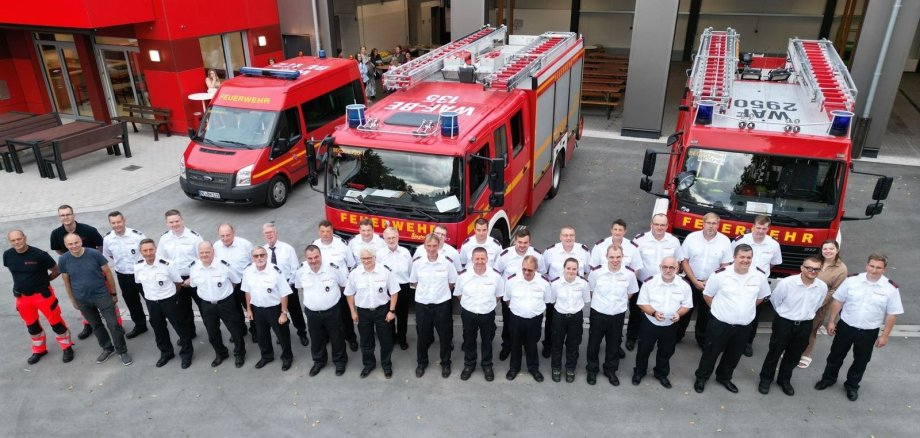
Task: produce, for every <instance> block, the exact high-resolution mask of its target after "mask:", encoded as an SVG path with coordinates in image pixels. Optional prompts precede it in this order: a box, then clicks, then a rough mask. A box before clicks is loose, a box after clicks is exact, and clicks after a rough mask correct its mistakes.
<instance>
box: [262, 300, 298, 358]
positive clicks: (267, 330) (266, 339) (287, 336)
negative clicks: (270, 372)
mask: <svg viewBox="0 0 920 438" xmlns="http://www.w3.org/2000/svg"><path fill="white" fill-rule="evenodd" d="M291 295H294V294H291ZM291 295H288V297H290V296H291ZM289 303H290V301H289ZM295 313H299V312H295ZM280 317H281V304H278V305H275V306H271V307H259V306H255V305H254V306H252V319H253V320H255V322H256V335H257V336H258V337H259V351H260V352H261V353H262V359H265V360H273V359H274V358H275V349H274V348H272V334H271V332H275V336H277V337H278V340H279V341H281V342H280V343H281V360H282V361H290V360H293V359H294V353H292V352H291V326H290V324H288V323H287V322H285V323H284V324H279V323H278V318H280Z"/></svg>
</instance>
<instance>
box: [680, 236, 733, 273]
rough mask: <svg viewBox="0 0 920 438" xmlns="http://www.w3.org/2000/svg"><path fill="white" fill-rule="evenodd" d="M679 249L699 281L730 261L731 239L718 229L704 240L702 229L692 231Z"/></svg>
mask: <svg viewBox="0 0 920 438" xmlns="http://www.w3.org/2000/svg"><path fill="white" fill-rule="evenodd" d="M680 250H681V252H682V253H683V256H684V258H683V259H684V260H688V263H690V269H693V276H694V277H696V279H697V280H699V281H705V280H706V279H708V278H709V276H710V275H712V273H713V272H715V271H716V269H719V267H720V265H721V264H723V263H725V264H728V263H731V262H732V241H731V240H729V239H728V236H726V235H724V234H722V233H720V232H718V231H717V232H716V235H715V237H713V238H712V239H710V240H706V237H704V236H703V231H702V230H700V231H694V232H692V233H690V234H688V235H687V237H686V238H684V243H683V244H682V245H681V246H680Z"/></svg>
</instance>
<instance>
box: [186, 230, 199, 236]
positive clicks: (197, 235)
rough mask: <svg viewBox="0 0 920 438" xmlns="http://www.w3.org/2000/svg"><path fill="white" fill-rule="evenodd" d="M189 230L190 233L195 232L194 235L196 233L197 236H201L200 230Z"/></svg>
mask: <svg viewBox="0 0 920 438" xmlns="http://www.w3.org/2000/svg"><path fill="white" fill-rule="evenodd" d="M188 232H189V233H192V234H194V235H196V236H198V237H201V234H198V232H197V231H195V230H188Z"/></svg>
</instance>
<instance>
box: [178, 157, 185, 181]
mask: <svg viewBox="0 0 920 438" xmlns="http://www.w3.org/2000/svg"><path fill="white" fill-rule="evenodd" d="M179 176H180V177H182V178H185V157H181V156H180V157H179Z"/></svg>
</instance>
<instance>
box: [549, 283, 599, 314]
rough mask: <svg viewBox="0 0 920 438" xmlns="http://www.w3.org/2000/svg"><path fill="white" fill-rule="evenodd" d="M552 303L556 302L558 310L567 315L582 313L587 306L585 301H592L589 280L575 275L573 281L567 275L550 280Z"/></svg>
mask: <svg viewBox="0 0 920 438" xmlns="http://www.w3.org/2000/svg"><path fill="white" fill-rule="evenodd" d="M549 285H550V290H551V291H552V292H553V294H552V296H551V297H550V302H551V303H556V311H558V312H559V313H563V314H566V315H570V314H573V313H580V312H581V311H582V309H584V308H585V303H588V302H591V288H590V286H589V285H588V281H587V280H585V279H584V278H581V277H575V279H574V280H572V282H571V283H569V282H568V281H566V280H565V277H559V278H557V279H554V280H553V281H551V282H550V284H549Z"/></svg>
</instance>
